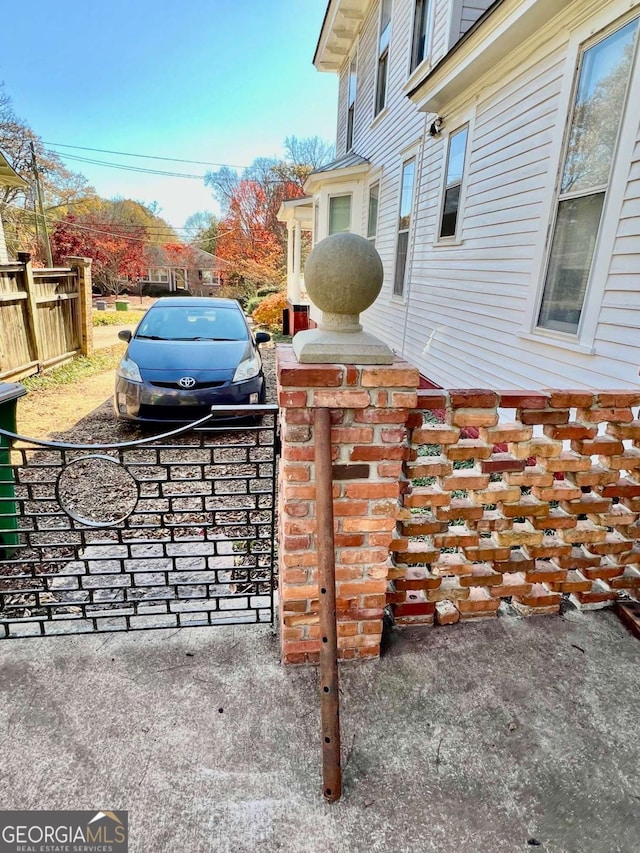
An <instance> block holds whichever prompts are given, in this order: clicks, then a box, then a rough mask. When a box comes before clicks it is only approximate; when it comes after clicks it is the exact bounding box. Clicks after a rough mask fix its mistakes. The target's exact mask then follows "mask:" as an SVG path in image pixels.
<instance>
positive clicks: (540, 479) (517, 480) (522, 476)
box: [503, 465, 554, 487]
mask: <svg viewBox="0 0 640 853" xmlns="http://www.w3.org/2000/svg"><path fill="white" fill-rule="evenodd" d="M503 477H504V480H505V482H506V483H508V484H509V485H510V486H520V487H533V486H551V485H552V484H553V481H554V480H553V474H552V473H551V471H545V469H544V468H542V467H541V466H540V465H527V467H526V468H525V469H524V470H523V471H519V472H518V471H515V472H513V473H512V472H511V471H506V472H505V473H504V475H503Z"/></svg>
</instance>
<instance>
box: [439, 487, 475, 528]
mask: <svg viewBox="0 0 640 853" xmlns="http://www.w3.org/2000/svg"><path fill="white" fill-rule="evenodd" d="M445 494H446V495H447V496H449V497H450V494H449V492H445ZM483 513H484V507H483V506H482V505H480V506H475V505H474V504H473V503H472V502H471V501H470V500H469V499H468V498H451V499H450V502H449V503H448V504H446V505H443V506H436V507H435V514H436V518H437V519H438V520H439V521H445V520H447V521H455V520H456V519H458V518H463V519H464V520H465V521H473V520H477V519H480V518H482V515H483Z"/></svg>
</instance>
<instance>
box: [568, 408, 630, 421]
mask: <svg viewBox="0 0 640 853" xmlns="http://www.w3.org/2000/svg"><path fill="white" fill-rule="evenodd" d="M577 418H578V420H579V421H584V422H585V423H588V424H601V423H605V422H609V421H612V422H614V423H625V424H628V423H631V421H632V420H633V414H632V412H631V409H611V408H607V409H578V412H577Z"/></svg>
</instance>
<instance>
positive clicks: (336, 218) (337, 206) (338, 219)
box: [329, 193, 351, 235]
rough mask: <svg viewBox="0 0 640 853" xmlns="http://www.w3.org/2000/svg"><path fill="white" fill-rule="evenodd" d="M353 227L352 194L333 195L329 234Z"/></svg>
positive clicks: (330, 199)
mask: <svg viewBox="0 0 640 853" xmlns="http://www.w3.org/2000/svg"><path fill="white" fill-rule="evenodd" d="M350 228H351V194H350V193H349V195H332V196H331V197H330V198H329V235H331V234H340V233H341V232H342V231H349V230H350Z"/></svg>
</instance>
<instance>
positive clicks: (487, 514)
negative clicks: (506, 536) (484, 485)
mask: <svg viewBox="0 0 640 853" xmlns="http://www.w3.org/2000/svg"><path fill="white" fill-rule="evenodd" d="M474 494H475V495H477V494H482V493H481V492H480V493H479V492H475V493H474ZM466 523H467V524H468V525H469V526H470V527H471V526H473V527H475V529H476V530H477V531H478V532H479V533H493V532H495V531H496V530H510V529H511V525H512V524H513V522H512V520H511V519H510V518H505V517H504V515H503V514H502V513H501V512H500V511H499V510H497V509H484V507H483V513H482V516H481V517H480V518H478V519H468V520H467V522H466Z"/></svg>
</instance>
